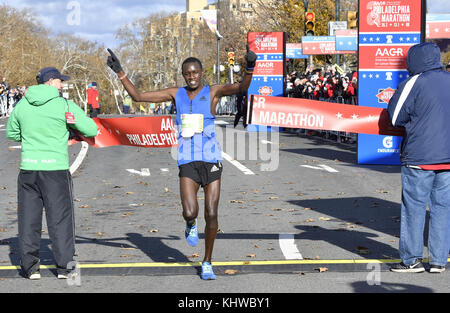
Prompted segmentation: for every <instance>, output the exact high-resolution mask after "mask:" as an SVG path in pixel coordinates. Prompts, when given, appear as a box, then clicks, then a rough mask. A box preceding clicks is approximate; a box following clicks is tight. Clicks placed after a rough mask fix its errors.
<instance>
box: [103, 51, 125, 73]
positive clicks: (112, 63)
mask: <svg viewBox="0 0 450 313" xmlns="http://www.w3.org/2000/svg"><path fill="white" fill-rule="evenodd" d="M108 52H109V54H111V55H110V56H109V57H108V61H107V62H106V64H107V65H108V66H109V67H110V68H111V69H112V70H113V71H114V73H119V72H120V71H122V66H121V65H120V61H119V59H118V58H117V57H116V55H115V54H114V52H112V51H111V49H109V48H108Z"/></svg>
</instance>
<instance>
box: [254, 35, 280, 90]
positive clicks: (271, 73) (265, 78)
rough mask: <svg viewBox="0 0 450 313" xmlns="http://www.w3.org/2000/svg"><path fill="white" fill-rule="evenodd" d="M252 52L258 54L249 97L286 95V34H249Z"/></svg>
mask: <svg viewBox="0 0 450 313" xmlns="http://www.w3.org/2000/svg"><path fill="white" fill-rule="evenodd" d="M248 44H249V48H250V50H252V51H254V52H255V53H256V54H257V60H256V65H255V70H254V72H253V78H252V82H251V84H250V87H249V89H248V94H249V95H264V96H277V97H282V96H283V95H284V75H285V73H284V69H285V53H284V46H285V41H284V33H283V32H267V33H255V32H250V33H248Z"/></svg>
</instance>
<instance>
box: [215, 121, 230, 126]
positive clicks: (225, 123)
mask: <svg viewBox="0 0 450 313" xmlns="http://www.w3.org/2000/svg"><path fill="white" fill-rule="evenodd" d="M214 124H216V125H228V124H230V123H228V122H225V121H214Z"/></svg>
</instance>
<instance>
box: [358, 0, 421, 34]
mask: <svg viewBox="0 0 450 313" xmlns="http://www.w3.org/2000/svg"><path fill="white" fill-rule="evenodd" d="M419 8H420V1H411V0H385V1H371V0H365V1H363V2H360V7H359V16H360V21H359V31H360V32H362V33H365V32H388V31H389V32H399V31H400V32H415V31H420V21H421V18H420V9H419Z"/></svg>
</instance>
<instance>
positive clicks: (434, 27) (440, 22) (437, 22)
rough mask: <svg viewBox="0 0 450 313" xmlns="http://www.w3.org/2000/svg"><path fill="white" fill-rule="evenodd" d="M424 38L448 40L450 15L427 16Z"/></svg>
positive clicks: (449, 36) (449, 35)
mask: <svg viewBox="0 0 450 313" xmlns="http://www.w3.org/2000/svg"><path fill="white" fill-rule="evenodd" d="M426 38H427V39H442V38H450V14H448V13H447V14H427V25H426Z"/></svg>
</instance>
